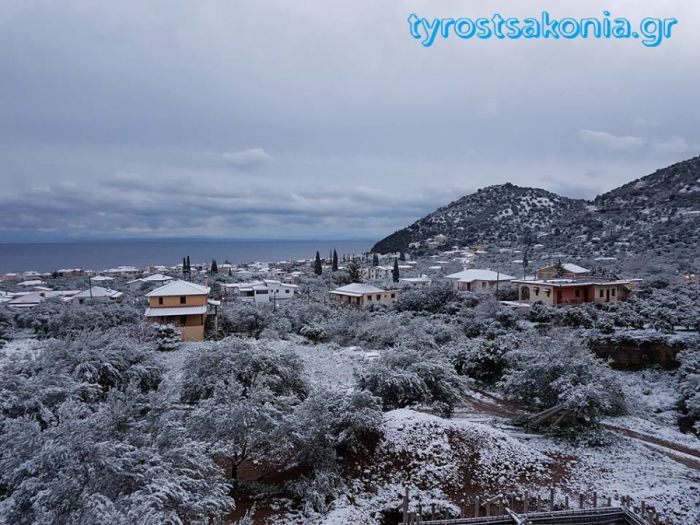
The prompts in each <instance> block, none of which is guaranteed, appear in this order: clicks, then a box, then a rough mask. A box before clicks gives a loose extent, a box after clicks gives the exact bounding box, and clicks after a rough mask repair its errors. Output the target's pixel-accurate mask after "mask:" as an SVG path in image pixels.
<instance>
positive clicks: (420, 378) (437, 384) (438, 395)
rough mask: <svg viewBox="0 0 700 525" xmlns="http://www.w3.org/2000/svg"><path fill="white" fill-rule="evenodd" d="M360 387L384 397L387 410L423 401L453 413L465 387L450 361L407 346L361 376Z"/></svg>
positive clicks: (446, 413)
mask: <svg viewBox="0 0 700 525" xmlns="http://www.w3.org/2000/svg"><path fill="white" fill-rule="evenodd" d="M358 383H359V387H360V388H361V389H363V390H368V391H369V392H371V393H372V394H374V395H375V396H377V397H379V398H381V400H382V406H383V409H384V410H393V409H396V408H405V407H408V406H411V405H416V404H422V405H427V406H430V407H432V408H433V409H434V410H436V411H437V412H438V413H440V414H441V415H444V416H450V415H451V414H452V412H453V411H454V408H455V406H457V404H459V403H460V402H462V401H463V399H464V396H465V391H466V387H465V384H464V381H463V380H462V378H460V376H459V375H457V373H456V371H455V369H454V367H453V366H452V364H451V363H449V362H447V361H445V360H443V359H442V358H440V357H437V356H431V355H427V354H420V353H418V352H415V351H408V350H404V349H400V350H395V351H391V352H387V353H385V354H384V355H383V356H382V358H381V359H379V360H378V361H375V362H374V363H373V364H372V365H370V366H369V367H368V368H367V370H365V371H364V372H363V373H362V374H361V375H360V377H359V381H358Z"/></svg>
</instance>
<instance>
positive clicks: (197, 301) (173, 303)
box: [148, 295, 208, 308]
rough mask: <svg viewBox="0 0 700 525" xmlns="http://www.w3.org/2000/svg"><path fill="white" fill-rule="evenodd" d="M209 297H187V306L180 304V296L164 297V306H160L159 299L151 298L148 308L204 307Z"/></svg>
mask: <svg viewBox="0 0 700 525" xmlns="http://www.w3.org/2000/svg"><path fill="white" fill-rule="evenodd" d="M207 298H208V296H207V295H186V296H185V300H186V301H187V302H186V303H185V304H181V303H180V296H179V295H169V296H167V297H163V298H162V299H163V304H158V299H159V298H158V297H149V298H148V306H150V307H151V308H177V307H178V306H204V305H205V304H207Z"/></svg>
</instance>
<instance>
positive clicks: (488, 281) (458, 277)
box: [445, 269, 515, 292]
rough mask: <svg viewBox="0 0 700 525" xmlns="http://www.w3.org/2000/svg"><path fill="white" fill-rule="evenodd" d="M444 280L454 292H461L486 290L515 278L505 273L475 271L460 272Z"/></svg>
mask: <svg viewBox="0 0 700 525" xmlns="http://www.w3.org/2000/svg"><path fill="white" fill-rule="evenodd" d="M445 278H446V279H447V280H449V281H451V282H452V286H453V287H454V289H455V290H459V291H463V292H469V291H474V290H478V289H479V288H488V287H491V286H496V284H498V283H508V282H510V281H512V280H513V279H515V277H513V276H511V275H506V274H505V273H500V272H494V271H493V270H477V269H469V270H462V271H461V272H457V273H453V274H450V275H447V276H445Z"/></svg>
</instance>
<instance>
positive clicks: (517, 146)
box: [0, 0, 700, 241]
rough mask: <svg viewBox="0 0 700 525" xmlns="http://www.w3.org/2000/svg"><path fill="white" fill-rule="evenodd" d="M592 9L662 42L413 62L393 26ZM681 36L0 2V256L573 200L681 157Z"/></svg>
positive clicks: (686, 13) (685, 41) (691, 6)
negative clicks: (533, 18) (84, 239)
mask: <svg viewBox="0 0 700 525" xmlns="http://www.w3.org/2000/svg"><path fill="white" fill-rule="evenodd" d="M605 9H609V10H611V11H612V12H613V15H614V16H627V17H629V18H631V19H635V20H639V19H641V18H643V17H646V16H658V17H675V18H677V19H678V20H679V25H678V26H677V28H676V32H675V33H674V35H673V37H672V38H671V39H669V40H667V41H665V42H663V43H662V45H661V46H659V47H658V48H656V49H648V48H645V47H644V46H642V45H640V44H639V42H633V41H630V42H626V41H603V40H601V41H596V40H589V41H527V42H526V41H517V42H503V41H497V40H491V41H456V40H451V41H440V42H438V43H436V44H435V45H434V46H433V47H432V48H430V49H425V48H423V47H422V46H420V44H419V43H418V42H416V41H415V40H413V39H411V38H410V36H409V34H408V24H407V22H406V19H407V17H408V15H409V14H410V13H411V12H416V13H418V14H419V15H420V16H426V17H458V16H470V17H474V16H482V15H490V14H492V13H494V12H499V13H501V14H503V15H504V16H505V15H512V16H520V17H523V16H530V15H533V14H534V15H537V14H538V13H539V12H540V11H542V10H549V11H550V12H552V14H553V15H555V16H576V17H581V16H599V15H600V13H602V12H603V10H605ZM699 24H700V4H698V3H695V2H685V1H682V0H668V1H666V2H663V3H655V4H654V5H651V4H648V3H647V4H646V5H644V4H643V3H641V2H637V3H632V2H620V1H613V2H610V1H609V0H607V1H604V0H590V1H587V2H575V3H574V2H569V3H567V4H566V5H559V4H557V5H556V8H555V7H554V6H552V3H551V2H546V1H544V0H533V1H531V2H517V1H515V0H499V1H498V2H495V1H488V0H475V1H472V2H468V3H465V2H458V1H456V0H446V1H442V2H431V1H428V0H410V1H409V0H397V1H395V2H373V1H371V0H353V1H350V0H339V1H337V2H332V3H329V2H324V1H321V0H309V1H308V2H288V1H286V0H269V1H266V2H243V1H239V0H233V1H230V2H219V1H216V0H202V1H201V2H185V1H180V0H174V1H173V0H153V1H151V2H146V3H143V2H122V3H114V2H112V3H105V2H89V1H87V0H66V1H65V2H50V1H48V0H37V1H33V2H20V1H9V2H5V3H4V4H3V8H2V10H0V78H2V82H0V166H2V170H1V171H0V183H1V184H0V211H1V212H2V213H1V214H0V241H1V240H3V239H9V238H20V237H24V238H32V237H37V236H44V237H49V236H81V235H88V234H90V233H91V232H99V235H101V236H105V237H107V236H110V235H115V236H125V235H131V236H139V235H144V236H153V235H158V236H169V235H216V236H229V237H235V236H243V235H245V236H251V235H255V236H262V237H280V236H281V235H290V236H292V235H293V236H306V237H313V236H317V235H318V236H329V235H333V234H334V233H337V234H338V235H342V236H355V237H379V236H383V235H385V234H387V233H389V232H391V231H393V230H395V229H397V228H399V227H402V226H404V225H405V224H406V223H408V222H411V221H413V220H415V219H416V218H418V217H419V216H420V215H422V214H423V213H425V212H427V211H430V210H431V209H433V208H434V207H437V206H439V205H444V204H446V203H447V202H449V201H450V200H453V199H455V198H458V197H459V196H460V195H461V194H463V193H465V192H467V191H472V190H474V189H476V188H478V187H482V186H486V185H490V184H497V183H503V182H507V181H511V182H513V183H515V184H520V185H533V186H543V187H545V188H546V189H550V190H554V191H557V192H560V193H563V194H565V195H569V196H593V195H594V194H595V193H597V192H599V191H605V190H607V189H610V188H612V187H614V186H616V185H618V184H621V183H623V182H626V181H628V180H631V179H634V178H637V177H639V176H642V175H644V174H646V173H651V172H653V171H654V170H655V169H658V168H660V167H663V166H665V165H668V164H670V163H672V162H674V161H678V160H681V159H683V158H686V157H690V156H692V155H695V154H697V153H698V149H699V146H698V145H699V144H700V129H699V128H698V127H697V122H698V121H700V106H698V105H697V104H696V103H695V100H696V98H697V94H696V90H697V85H698V84H700V69H699V68H697V67H693V65H694V64H697V63H700V32H697V31H694V30H693V28H695V27H697V26H698V25H699ZM246 148H249V149H246ZM273 157H274V158H273Z"/></svg>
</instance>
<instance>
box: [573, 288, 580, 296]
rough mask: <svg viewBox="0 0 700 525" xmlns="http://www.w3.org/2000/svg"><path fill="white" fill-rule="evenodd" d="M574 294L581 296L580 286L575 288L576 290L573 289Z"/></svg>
mask: <svg viewBox="0 0 700 525" xmlns="http://www.w3.org/2000/svg"><path fill="white" fill-rule="evenodd" d="M574 296H575V297H581V289H580V288H576V290H575V291H574Z"/></svg>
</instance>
